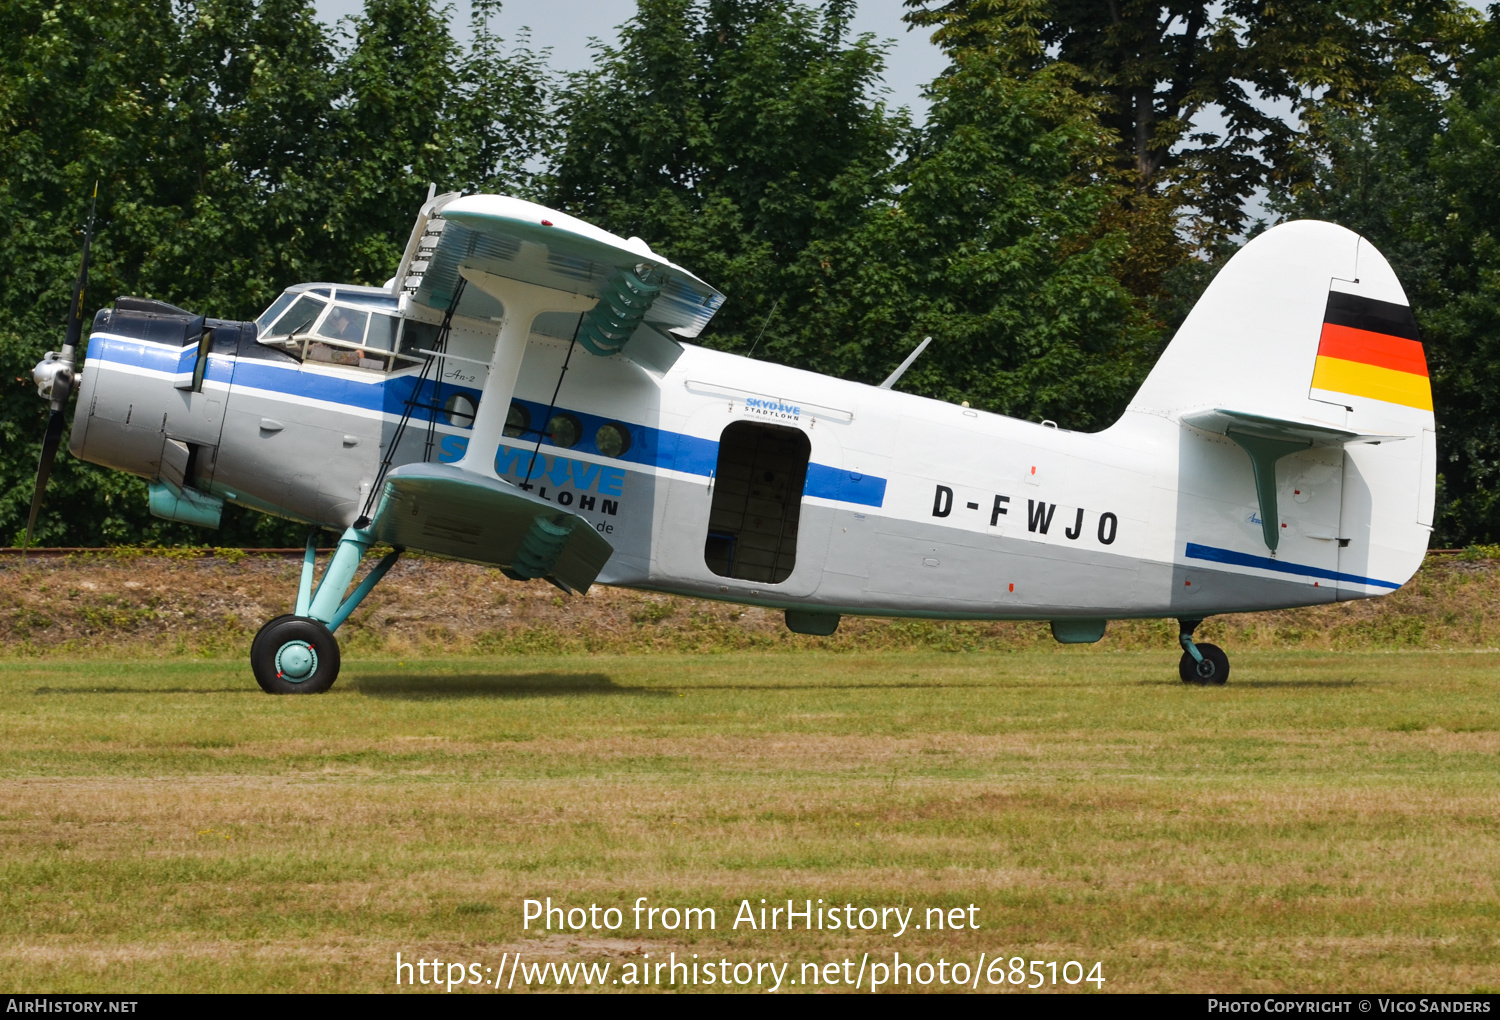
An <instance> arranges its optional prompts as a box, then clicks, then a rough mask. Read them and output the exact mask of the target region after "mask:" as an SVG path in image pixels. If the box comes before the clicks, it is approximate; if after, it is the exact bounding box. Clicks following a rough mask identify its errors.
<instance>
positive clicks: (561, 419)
mask: <svg viewBox="0 0 1500 1020" xmlns="http://www.w3.org/2000/svg"><path fill="white" fill-rule="evenodd" d="M547 435H548V436H549V437H550V438H551V439H552V442H553V443H554V444H555V445H557V446H561V447H562V448H563V449H567V448H568V447H570V446H577V445H578V440H580V439H582V438H583V425H582V424H581V423H580V422H579V421H578V419H577V418H575V417H573V416H572V415H571V414H554V415H553V416H552V420H551V421H549V422H548V423H547Z"/></svg>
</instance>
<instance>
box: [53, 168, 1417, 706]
mask: <svg viewBox="0 0 1500 1020" xmlns="http://www.w3.org/2000/svg"><path fill="white" fill-rule="evenodd" d="M87 253H88V248H87V239H86V241H85V249H84V263H83V266H82V268H81V271H80V274H79V282H78V286H77V288H76V292H75V299H74V302H73V306H72V309H71V314H70V328H69V334H68V340H67V343H66V344H65V346H64V347H63V349H62V350H61V351H60V352H55V353H54V352H49V353H48V354H47V357H46V358H45V359H44V360H43V361H42V363H41V364H39V365H38V366H37V369H36V380H37V384H38V388H39V390H40V392H41V394H42V396H43V397H45V398H47V399H48V400H49V401H50V402H51V408H52V414H51V416H50V418H49V421H48V427H47V438H46V441H45V442H44V446H43V452H42V458H41V464H40V467H39V471H38V478H37V485H36V493H35V498H34V500H33V505H32V513H31V518H30V520H29V521H28V527H27V535H28V541H29V537H30V533H31V529H32V526H33V525H34V523H35V520H36V515H37V512H38V510H39V508H40V506H41V502H42V495H43V492H44V488H45V485H46V479H47V476H48V474H49V472H50V470H51V465H52V459H53V457H54V456H55V454H56V451H57V449H58V446H59V444H60V440H61V436H62V434H63V430H64V425H65V416H66V413H67V406H68V403H69V399H70V396H71V394H73V393H74V392H75V391H76V394H77V402H76V410H75V411H74V412H73V422H72V431H71V437H70V439H69V450H70V452H71V453H72V454H73V455H74V456H75V457H79V458H82V459H83V460H86V461H91V462H93V463H95V464H101V465H105V466H107V467H111V468H115V469H118V470H120V471H127V472H130V473H132V474H136V475H139V476H141V477H143V478H145V479H146V480H147V481H148V483H149V499H150V508H151V511H152V512H153V513H155V514H157V515H158V516H160V517H164V518H167V519H170V520H175V521H185V522H188V523H191V524H196V525H201V526H203V527H207V528H212V527H215V526H217V524H218V522H219V518H220V515H221V512H222V510H223V507H224V504H225V503H235V504H238V505H240V506H243V507H249V508H251V509H254V510H258V511H262V512H265V513H268V514H275V515H278V516H281V517H284V518H290V519H293V520H297V521H302V522H306V523H307V524H308V525H309V526H310V532H311V533H310V535H309V538H308V544H307V554H306V558H305V560H304V565H303V569H302V572H301V577H300V582H299V585H298V588H297V592H296V596H295V599H294V600H293V609H292V612H290V613H288V614H286V615H282V616H278V617H276V618H275V619H273V620H270V621H269V622H267V623H266V624H265V626H264V627H263V628H261V630H260V632H259V633H258V634H257V635H256V637H255V639H254V641H253V643H252V645H251V649H250V665H251V668H252V671H253V672H254V675H255V678H256V680H257V681H258V682H259V684H260V686H261V687H262V688H264V689H265V690H266V691H268V692H271V693H283V694H294V693H316V692H320V691H325V690H327V689H328V688H329V687H330V685H332V684H333V682H334V680H335V679H336V677H337V676H338V672H339V646H338V639H337V634H338V630H339V627H340V625H342V624H343V623H344V622H345V621H346V620H347V619H348V618H349V616H350V614H351V613H352V612H354V611H355V609H356V608H357V607H358V606H359V605H360V603H361V601H362V600H363V599H364V598H365V597H366V596H368V595H369V593H370V591H371V590H372V589H373V588H374V587H375V586H376V585H377V584H378V583H379V582H380V579H381V578H382V577H383V576H384V574H385V573H386V571H388V570H389V569H390V567H391V565H392V564H393V563H394V562H395V561H396V559H397V558H398V557H399V556H401V555H402V553H403V552H406V551H420V552H422V553H426V554H431V555H435V556H441V557H451V558H454V559H458V560H464V561H468V562H472V563H480V564H488V565H492V566H495V567H498V568H499V569H500V570H501V571H502V572H503V573H504V575H505V576H506V577H507V578H509V579H511V580H512V581H513V582H515V583H528V582H538V581H540V582H544V583H550V584H552V585H555V586H556V587H557V588H559V589H561V590H563V591H565V592H569V593H578V592H584V591H586V590H587V589H588V588H589V587H590V586H591V585H593V584H607V585H623V586H627V587H632V588H639V589H646V590H650V591H657V592H670V593H676V594H680V595H688V596H694V597H699V598H710V599H721V600H728V601H732V602H737V603H743V604H748V605H754V606H762V607H766V608H768V609H773V610H780V611H782V612H784V613H785V620H786V625H787V626H788V627H789V628H790V629H791V630H793V631H796V632H799V633H803V634H823V635H826V634H831V633H833V632H834V631H835V629H836V628H837V627H838V625H839V621H840V619H841V617H843V616H845V615H855V614H858V615H873V616H888V617H925V618H934V619H966V620H1045V621H1048V622H1050V624H1051V629H1052V633H1053V635H1054V636H1055V637H1056V639H1057V640H1058V641H1061V642H1067V643H1074V642H1092V641H1097V640H1098V639H1099V638H1100V637H1101V636H1102V635H1103V634H1104V632H1105V628H1106V626H1107V623H1108V621H1109V620H1112V619H1122V618H1131V617H1165V618H1173V619H1176V620H1178V621H1179V624H1180V626H1179V631H1180V641H1181V645H1182V649H1183V651H1182V655H1181V658H1180V661H1179V676H1180V677H1181V679H1182V680H1183V681H1184V682H1189V683H1207V684H1218V683H1223V682H1224V681H1225V680H1226V679H1227V678H1228V675H1229V661H1228V658H1227V656H1226V655H1225V653H1224V652H1223V651H1222V650H1221V649H1219V648H1217V647H1215V646H1213V645H1211V644H1206V643H1198V642H1195V641H1194V639H1193V634H1194V630H1195V628H1196V627H1197V625H1198V624H1199V623H1200V622H1201V621H1202V620H1203V619H1204V618H1205V617H1208V616H1211V615H1214V614H1221V613H1233V612H1245V611H1252V610H1266V609H1280V608H1288V607H1296V606H1308V605H1315V604H1322V603H1330V602H1335V601H1339V600H1347V599H1362V598H1369V597H1373V596H1378V595H1383V594H1386V593H1388V592H1390V591H1393V590H1395V589H1397V588H1399V587H1400V586H1401V585H1402V584H1403V583H1404V582H1405V581H1406V580H1407V579H1408V578H1410V577H1411V575H1412V574H1413V572H1414V571H1415V570H1416V568H1417V566H1418V565H1419V564H1420V562H1421V560H1422V557H1423V554H1424V552H1425V550H1426V547H1427V541H1428V537H1429V535H1430V533H1431V527H1432V515H1433V499H1434V487H1435V470H1436V452H1435V449H1436V448H1435V426H1434V421H1433V413H1432V396H1431V389H1430V387H1429V384H1428V377H1427V367H1426V362H1425V358H1424V355H1423V349H1422V343H1421V337H1420V334H1419V333H1418V331H1417V326H1416V322H1415V320H1414V318H1413V316H1412V312H1411V309H1410V307H1409V304H1408V302H1407V299H1406V296H1405V294H1404V293H1403V291H1402V288H1401V285H1400V283H1399V282H1398V281H1397V279H1396V276H1395V274H1394V273H1393V272H1392V270H1391V268H1390V266H1389V265H1388V264H1387V262H1386V260H1385V259H1384V258H1383V257H1382V256H1381V255H1380V253H1379V252H1378V251H1376V249H1375V248H1374V246H1372V245H1371V244H1370V243H1369V242H1368V241H1366V240H1364V239H1363V238H1361V237H1359V236H1358V235H1356V234H1354V233H1352V232H1350V231H1348V230H1346V229H1344V228H1342V227H1338V226H1335V225H1332V224H1328V223H1321V222H1313V221H1300V222H1292V223H1287V224H1284V225H1281V226H1277V227H1275V228H1273V229H1271V230H1269V231H1266V232H1265V233H1263V234H1262V235H1260V236H1259V237H1257V238H1255V239H1254V240H1252V241H1251V242H1250V243H1249V244H1247V245H1246V246H1245V247H1244V248H1243V249H1242V250H1241V251H1240V252H1239V253H1238V254H1236V255H1235V256H1234V257H1233V259H1231V260H1230V262H1229V263H1228V264H1227V265H1226V266H1225V267H1224V269H1223V270H1222V271H1221V272H1220V273H1219V275H1218V276H1217V278H1216V279H1215V280H1214V282H1213V283H1212V284H1211V285H1210V286H1209V288H1208V289H1207V291H1206V292H1205V293H1204V295H1203V297H1202V299H1201V300H1200V301H1199V302H1198V304H1197V305H1196V306H1195V307H1194V309H1193V310H1192V312H1191V314H1190V315H1189V317H1188V318H1187V320H1186V321H1185V323H1184V324H1183V326H1182V327H1181V329H1180V330H1179V331H1178V332H1177V334H1176V336H1175V337H1174V338H1173V340H1172V341H1171V343H1170V344H1169V345H1168V346H1167V348H1166V350H1165V352H1164V353H1163V354H1162V356H1161V358H1160V360H1159V361H1158V362H1157V364H1156V365H1155V366H1154V368H1153V369H1152V370H1151V372H1150V374H1149V376H1148V377H1147V379H1146V380H1145V382H1144V384H1143V385H1142V386H1141V388H1140V391H1139V392H1138V393H1137V394H1136V395H1135V397H1134V399H1133V400H1132V401H1131V402H1130V404H1129V407H1128V409H1127V410H1126V411H1125V412H1124V414H1123V415H1122V416H1121V417H1120V419H1119V420H1118V421H1116V422H1115V423H1114V424H1113V425H1111V426H1110V427H1108V428H1106V429H1104V430H1103V431H1101V432H1097V433H1082V432H1073V431H1069V430H1067V429H1063V428H1059V427H1057V426H1056V425H1055V424H1054V423H1052V422H1046V421H1044V422H1039V423H1038V422H1028V421H1020V420H1016V419H1013V418H1008V417H1004V416H1002V415H998V414H992V413H989V412H986V411H983V410H979V409H975V408H970V407H968V406H966V405H964V404H953V403H946V402H943V401H939V400H931V399H927V398H925V397H920V396H915V395H912V394H908V393H903V392H900V391H899V390H898V389H896V385H897V383H898V382H899V380H900V377H901V374H902V373H903V372H904V371H905V370H906V368H907V367H909V365H910V364H911V363H912V361H913V360H914V359H915V357H916V356H917V355H919V354H920V353H921V351H920V349H918V350H916V351H912V352H911V354H910V356H908V357H907V358H906V359H905V360H904V361H903V362H902V363H901V364H900V366H899V367H897V368H896V369H895V371H893V372H892V374H891V376H890V377H889V378H887V379H886V380H885V381H884V382H882V383H881V384H880V385H867V384H864V383H859V382H854V381H850V380H846V379H837V378H830V377H828V376H824V375H818V374H814V373H812V372H806V371H801V370H798V369H795V368H788V367H786V366H782V365H777V364H772V363H769V362H766V361H757V360H752V359H750V358H747V357H742V356H739V355H735V354H729V353H725V352H723V351H718V350H713V349H710V348H708V347H704V346H698V345H695V344H693V343H692V341H693V339H694V338H696V337H698V336H699V335H700V333H701V332H702V330H703V329H704V328H705V327H706V326H707V325H708V323H709V322H710V320H711V319H712V318H713V316H714V313H715V312H716V311H717V310H718V309H719V308H720V306H721V305H722V304H723V302H724V295H723V294H721V293H720V292H719V291H717V290H716V289H714V288H713V287H712V286H710V285H709V284H708V283H705V282H704V281H703V280H701V279H699V278H698V277H697V276H695V275H694V274H693V273H692V272H691V271H690V270H688V269H685V268H683V267H681V266H678V265H676V264H674V263H673V262H672V261H671V260H670V259H667V258H665V257H664V256H662V255H660V254H658V253H657V252H655V251H653V250H652V249H651V247H650V246H649V245H648V244H647V243H646V242H645V241H643V240H641V239H640V238H636V237H631V238H622V237H618V236H615V235H613V234H611V233H608V232H606V231H604V230H602V229H600V228H598V227H595V226H593V225H591V224H589V223H586V222H584V221H582V220H580V219H577V218H574V217H572V216H569V215H567V214H565V213H561V212H558V211H556V210H552V209H548V208H545V207H543V206H540V205H536V204H533V203H530V202H526V201H522V200H520V199H517V198H511V197H504V196H497V195H463V196H461V195H458V194H447V195H441V196H438V195H430V196H429V198H428V200H427V202H426V203H425V204H424V205H423V206H422V208H421V210H420V213H419V215H418V216H417V220H416V224H415V226H414V228H413V230H412V233H411V237H410V240H409V242H408V243H407V245H406V248H405V251H404V254H403V255H402V258H401V261H400V264H399V266H398V267H397V269H396V273H395V275H394V276H393V277H392V278H391V280H390V281H389V283H388V284H387V285H385V286H383V287H370V286H352V285H346V284H336V283H301V284H297V285H296V286H292V287H289V288H288V289H287V290H286V291H285V293H283V294H281V295H280V296H279V297H278V298H277V299H276V300H275V302H274V303H273V304H272V305H271V306H270V307H269V308H267V309H266V310H265V312H264V313H263V314H262V315H261V316H260V317H259V318H258V319H256V320H255V321H254V322H237V321H229V320H222V319H213V318H208V317H206V316H204V315H201V314H196V313H194V312H192V311H188V310H185V309H182V308H178V307H175V306H173V305H170V304H167V303H164V302H162V301H158V300H149V299H143V298H132V297H121V298H119V299H117V300H116V301H114V303H113V305H112V307H108V308H104V309H102V310H100V311H99V312H98V313H97V315H95V317H94V319H93V324H92V329H91V331H90V333H89V337H88V340H87V349H86V351H87V357H86V360H84V361H83V364H82V367H81V369H76V368H75V363H76V358H77V356H78V349H79V348H78V345H79V340H80V334H81V319H82V314H81V313H82V307H83V305H82V300H83V298H82V295H83V288H84V282H85V279H86V275H87V265H88V254H87ZM939 342H941V338H939ZM899 353H900V352H895V353H894V354H893V360H895V357H896V356H897V355H898V354H899ZM75 376H76V378H75ZM324 530H332V531H334V532H337V533H338V534H339V535H340V538H339V539H338V544H337V549H336V551H335V552H334V553H333V555H332V557H331V559H330V561H329V562H328V564H327V566H326V567H325V568H324V570H323V572H322V576H321V577H320V578H318V577H315V574H316V569H315V562H314V555H313V550H314V548H315V545H316V541H317V537H318V535H319V534H320V533H321V532H322V531H324ZM377 545H380V546H384V547H389V548H390V549H391V550H392V551H391V552H389V553H387V554H386V555H384V556H383V558H381V559H380V560H379V561H378V562H376V563H374V564H373V566H371V567H370V568H369V569H368V570H367V571H366V572H365V573H364V575H363V577H362V578H360V579H359V580H358V583H356V578H357V577H359V574H360V564H361V562H362V560H364V559H365V557H366V554H367V553H368V552H369V551H370V550H371V549H372V548H373V547H375V546H377ZM315 580H316V583H314V582H315Z"/></svg>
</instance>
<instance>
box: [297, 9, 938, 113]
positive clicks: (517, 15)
mask: <svg viewBox="0 0 1500 1020" xmlns="http://www.w3.org/2000/svg"><path fill="white" fill-rule="evenodd" d="M452 2H453V29H454V35H455V37H457V38H458V39H459V40H460V41H466V40H467V39H468V37H469V34H468V24H469V3H468V0H452ZM314 6H315V7H316V8H317V11H318V16H319V17H321V18H322V19H323V20H324V21H326V22H328V23H329V24H332V23H334V22H336V21H337V20H338V19H339V18H341V17H344V16H346V15H350V14H357V13H359V12H360V11H361V10H363V9H364V3H363V0H314ZM902 10H903V8H902V6H901V0H859V6H858V13H857V14H856V15H855V17H854V23H853V25H852V28H853V31H854V33H855V34H856V35H857V34H860V33H863V32H872V33H874V34H875V37H876V38H877V39H881V40H885V39H892V40H894V41H895V45H894V47H893V48H892V49H891V50H890V51H889V54H888V57H887V66H886V72H885V84H886V87H887V88H889V89H890V95H889V96H887V101H888V102H889V103H890V105H891V106H907V107H910V108H911V110H912V113H913V114H915V115H916V117H917V118H918V119H919V120H920V119H921V117H922V115H923V114H925V113H926V110H927V104H926V103H925V102H923V101H922V95H921V93H922V87H923V86H924V85H926V84H927V83H928V82H930V81H932V79H934V78H936V77H937V76H938V74H939V73H940V72H941V71H942V70H943V68H944V67H945V66H946V65H947V60H946V59H945V58H944V57H943V55H942V53H941V52H940V51H939V50H938V48H937V47H936V46H934V45H932V43H931V42H929V41H928V35H929V33H928V32H926V31H920V30H919V31H916V32H908V31H907V30H906V26H905V25H904V24H902V22H901V13H902ZM634 13H635V0H506V2H505V4H504V6H503V7H502V8H501V10H500V17H499V19H498V20H497V22H496V23H495V24H493V25H492V26H491V28H492V29H493V30H494V31H495V32H497V33H498V34H499V35H500V36H501V37H502V38H504V39H505V40H506V41H507V42H509V41H510V40H512V39H514V38H515V36H516V34H517V33H518V32H519V31H520V29H522V28H529V29H531V44H532V46H533V48H535V49H542V48H544V47H548V46H550V47H551V48H552V58H551V60H550V61H549V62H548V63H549V65H550V66H551V67H552V68H553V69H554V70H558V71H580V70H583V69H585V68H587V67H589V66H591V63H592V60H593V55H592V52H591V51H590V50H589V38H590V37H591V36H592V37H597V38H599V39H601V40H603V41H606V42H609V43H614V42H615V39H616V34H615V26H617V25H619V24H621V23H622V22H624V21H627V20H629V18H630V16H631V15H632V14H634Z"/></svg>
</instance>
